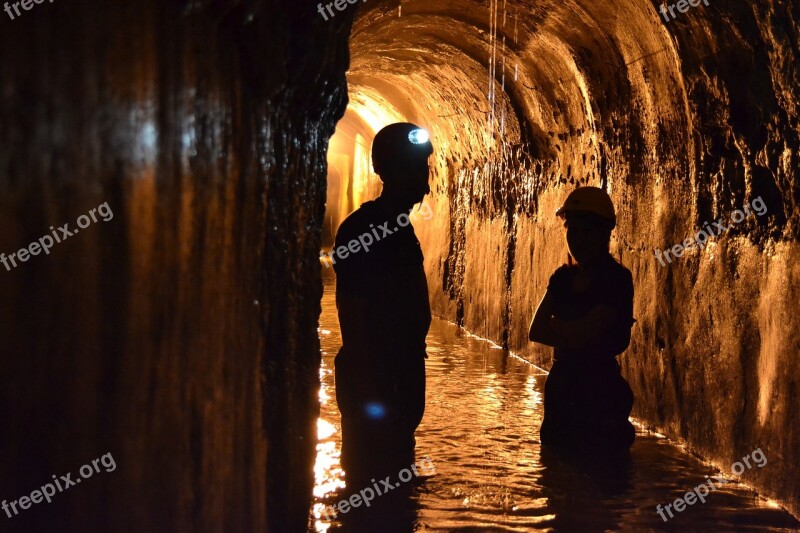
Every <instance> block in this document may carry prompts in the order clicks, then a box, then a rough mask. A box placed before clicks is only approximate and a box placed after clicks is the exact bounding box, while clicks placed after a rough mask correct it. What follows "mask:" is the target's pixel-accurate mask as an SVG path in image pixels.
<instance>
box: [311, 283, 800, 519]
mask: <svg viewBox="0 0 800 533" xmlns="http://www.w3.org/2000/svg"><path fill="white" fill-rule="evenodd" d="M323 270H324V276H325V291H324V297H323V301H322V316H321V318H320V329H319V334H320V340H321V346H322V350H323V354H322V367H321V369H320V378H321V381H322V388H321V391H320V403H321V409H320V419H319V422H318V432H319V443H318V445H317V463H316V467H315V473H316V488H315V491H314V497H315V502H314V505H313V507H312V513H311V514H312V516H311V522H310V529H311V530H312V531H320V532H323V531H358V532H361V531H369V532H378V531H379V532H395V531H397V532H410V531H417V530H437V531H498V532H499V531H503V532H523V531H532V530H543V531H604V530H606V531H609V530H630V531H646V530H676V531H677V530H681V531H685V530H701V529H705V530H716V531H731V530H736V531H796V530H797V529H798V528H800V522H797V521H796V520H794V519H793V518H792V517H791V515H789V514H788V513H786V512H785V511H784V510H782V509H780V508H777V507H776V506H775V505H774V504H772V503H770V502H768V501H766V500H764V499H760V498H757V497H756V496H755V495H754V493H753V492H752V491H750V490H749V489H748V488H747V487H745V486H743V485H740V484H737V483H729V484H727V485H725V486H723V487H721V488H720V489H719V490H718V491H717V492H715V493H714V494H712V495H711V496H710V497H709V498H708V501H707V502H706V503H705V504H704V505H700V504H697V505H694V506H693V507H690V508H687V509H686V510H685V511H684V512H682V513H679V514H677V515H676V516H675V518H674V519H672V520H670V521H669V522H668V523H664V522H663V521H662V519H661V518H660V517H659V516H658V515H657V514H656V512H655V507H656V505H657V504H662V505H663V504H665V503H669V502H672V501H674V500H675V498H678V497H682V496H683V495H684V494H685V493H686V491H688V490H690V489H692V488H693V487H695V486H696V485H698V484H699V483H702V482H703V480H704V479H705V478H706V477H707V476H711V475H715V474H718V473H719V472H718V471H716V470H715V469H713V468H710V467H708V466H706V465H703V464H702V463H700V462H699V461H697V460H696V459H695V458H693V457H692V456H691V455H689V454H687V453H685V452H684V451H683V450H681V449H680V448H679V447H677V446H675V445H673V444H670V443H669V442H668V441H667V440H666V439H664V438H662V437H660V436H658V435H655V434H648V433H646V432H643V431H639V432H638V433H637V440H636V443H635V444H634V445H633V448H632V449H631V452H630V456H629V457H628V458H627V460H625V459H622V460H619V461H617V462H613V461H612V460H611V459H610V458H608V457H579V458H565V457H560V456H558V455H555V454H553V453H551V451H550V450H542V448H541V446H540V444H539V426H540V425H541V421H542V393H543V388H544V380H545V377H546V374H545V373H544V372H543V371H541V370H540V369H537V368H536V367H534V366H532V365H530V364H528V363H527V362H525V361H523V360H521V359H519V358H517V357H515V356H513V355H508V354H507V353H505V352H503V351H502V350H500V349H499V348H498V347H497V346H495V345H492V344H491V343H489V342H486V341H484V340H481V339H479V338H477V337H474V336H472V335H470V334H468V333H466V332H464V331H462V330H459V329H458V328H456V327H455V326H453V325H452V324H450V323H448V322H445V321H442V320H436V319H434V321H433V323H432V324H431V330H430V333H429V335H428V346H429V349H428V355H429V359H428V361H427V391H428V397H427V404H426V409H425V417H424V419H423V420H422V424H421V425H420V427H419V429H418V430H417V434H416V435H417V453H416V457H417V462H419V460H420V459H421V458H424V457H426V456H428V457H430V459H431V461H432V462H433V464H434V465H435V472H434V473H433V474H432V475H430V476H423V477H422V479H420V480H415V482H410V483H408V484H401V486H400V487H397V488H395V489H393V490H392V491H390V492H389V493H387V494H385V495H382V496H377V497H376V498H375V499H374V500H373V502H372V504H371V505H370V507H369V508H366V507H364V506H361V507H359V508H358V509H350V510H349V511H348V512H347V513H340V514H339V515H338V516H337V517H335V518H333V516H332V513H329V514H328V516H327V517H326V516H325V509H326V508H328V507H329V506H332V505H336V504H337V502H339V501H340V499H342V498H344V497H345V496H346V495H347V492H348V488H347V487H346V484H345V479H346V478H345V476H344V473H343V472H342V470H341V467H340V463H339V453H340V445H341V441H340V437H341V435H340V425H339V424H340V419H339V413H338V411H337V408H336V400H335V394H334V388H333V385H334V381H333V359H334V356H335V355H336V351H337V350H338V349H339V347H340V346H341V337H340V336H339V331H338V321H337V318H336V307H335V303H334V297H333V288H334V287H333V273H332V272H330V271H326V270H325V269H323ZM768 467H769V465H767V466H765V468H768ZM360 488H362V487H356V488H355V490H356V491H358V490H359V489H360Z"/></svg>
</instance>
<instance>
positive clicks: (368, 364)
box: [336, 291, 377, 402]
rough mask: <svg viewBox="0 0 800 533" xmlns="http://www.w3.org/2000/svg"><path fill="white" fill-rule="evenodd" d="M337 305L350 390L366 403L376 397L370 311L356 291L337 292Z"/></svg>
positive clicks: (365, 301)
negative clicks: (349, 377)
mask: <svg viewBox="0 0 800 533" xmlns="http://www.w3.org/2000/svg"><path fill="white" fill-rule="evenodd" d="M336 307H337V308H338V311H339V327H340V329H341V332H342V344H343V346H344V353H343V354H342V355H343V356H344V358H345V359H346V361H343V362H344V363H345V364H346V365H347V367H348V368H349V369H350V372H351V374H350V376H351V378H352V380H351V381H349V382H350V383H352V384H353V386H354V390H353V391H352V393H353V394H354V396H355V397H356V398H359V399H360V400H361V401H363V402H366V401H369V400H374V399H375V398H376V397H377V391H376V389H375V376H376V373H375V368H374V364H375V361H374V360H373V358H372V353H371V345H370V340H369V328H368V323H369V322H368V320H369V313H368V307H367V300H366V299H365V298H363V297H361V296H358V295H356V294H353V293H350V292H345V291H337V293H336Z"/></svg>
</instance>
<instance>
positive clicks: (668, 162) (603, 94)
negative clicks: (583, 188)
mask: <svg viewBox="0 0 800 533" xmlns="http://www.w3.org/2000/svg"><path fill="white" fill-rule="evenodd" d="M657 7H658V6H657V4H654V3H653V2H650V1H646V0H635V1H630V2H627V1H626V2H621V1H620V2H595V1H592V0H585V1H575V0H568V1H559V2H556V1H547V2H531V1H506V2H500V1H490V2H488V3H486V2H475V1H448V2H430V1H423V0H410V1H404V2H402V6H400V5H399V4H398V2H397V1H396V0H390V1H380V0H378V1H374V2H373V1H370V2H368V3H365V4H359V9H360V11H359V13H358V14H357V16H356V20H355V22H354V26H353V31H352V37H351V40H350V49H351V65H350V69H349V72H348V83H349V93H350V99H351V102H362V103H363V102H371V105H373V106H377V107H381V106H382V107H387V103H388V104H389V105H390V106H391V107H392V108H393V109H394V111H396V113H397V114H398V115H401V116H404V117H405V118H406V119H408V120H412V121H416V122H419V123H420V124H421V125H423V126H425V127H428V128H430V129H431V130H432V133H433V138H434V140H435V142H436V146H437V148H440V150H439V152H438V153H437V155H438V156H439V164H440V167H441V168H442V169H444V168H446V167H447V166H448V165H449V167H450V174H454V173H455V169H456V168H468V167H472V168H474V167H475V166H476V163H478V166H480V165H481V163H482V162H491V161H495V162H497V161H506V163H508V164H513V166H515V167H516V168H517V169H518V170H519V172H520V173H521V174H524V173H525V172H526V170H527V169H529V168H530V167H531V165H532V164H533V165H535V166H536V171H535V172H534V174H535V175H536V177H534V178H531V179H533V181H535V182H536V184H534V188H536V189H539V188H541V187H543V186H544V185H545V184H546V183H551V182H552V181H553V180H555V181H558V182H564V183H574V182H576V181H577V180H582V181H584V182H588V183H592V184H601V182H602V180H603V178H602V176H607V178H608V183H607V185H608V186H609V187H612V188H613V186H614V183H615V180H626V181H631V180H632V181H636V180H641V179H645V177H644V174H649V175H650V178H648V179H655V180H659V181H660V180H662V179H664V177H665V176H666V175H668V174H672V175H676V174H678V175H680V178H679V179H680V180H682V181H683V180H690V181H692V182H694V181H695V180H697V179H698V176H697V173H698V172H700V171H701V170H702V169H698V168H697V167H696V163H697V161H696V158H695V157H688V158H685V160H683V161H678V160H677V159H676V158H673V157H671V155H672V154H670V153H669V151H680V152H681V153H683V154H693V155H697V152H698V151H710V150H715V151H717V152H720V147H719V146H698V145H696V144H695V143H696V142H697V140H698V139H697V135H696V133H695V132H694V131H693V130H695V129H696V128H697V127H698V126H697V125H695V124H693V123H692V121H693V118H692V106H693V105H694V106H695V107H697V106H705V105H706V104H707V105H708V106H709V107H711V106H718V107H720V108H724V107H726V106H732V107H733V108H734V109H732V110H730V111H725V110H724V109H720V113H721V114H722V116H719V117H715V118H717V119H719V121H720V122H722V123H723V124H722V126H725V123H726V122H730V121H733V120H735V119H736V117H735V116H733V114H734V113H739V114H740V115H741V117H740V124H739V125H740V126H742V127H741V129H740V131H739V132H736V133H733V132H727V133H724V134H723V135H722V136H723V137H725V140H724V141H723V142H724V144H725V145H726V146H725V148H723V149H722V151H724V150H734V151H740V152H742V153H741V155H740V157H741V158H743V159H747V158H748V157H750V156H751V155H753V154H752V152H753V151H757V150H759V149H761V148H763V144H764V139H763V137H764V135H763V133H759V128H761V129H763V127H762V126H761V124H762V123H764V122H766V121H768V120H769V119H770V117H771V115H772V114H773V113H772V112H773V111H774V110H772V109H769V108H760V109H759V108H754V107H753V105H752V104H751V103H750V102H749V101H748V100H749V98H750V97H751V96H753V95H755V94H760V93H764V92H766V93H770V92H772V87H771V80H770V78H772V79H774V76H771V75H770V74H771V73H770V72H769V69H768V68H765V67H766V66H767V65H770V64H774V61H773V62H771V61H769V60H767V59H766V58H763V59H764V61H763V62H762V63H761V67H760V69H756V68H755V66H754V65H753V64H752V63H753V62H754V61H755V62H756V63H758V59H759V58H758V54H759V53H758V52H757V50H758V49H759V47H760V46H759V41H760V40H762V39H766V38H768V37H769V36H767V35H759V34H758V32H759V31H761V32H763V31H764V30H763V29H761V30H760V29H758V27H757V24H756V23H755V17H756V12H757V11H758V10H759V9H761V10H766V11H768V9H765V8H763V7H762V8H756V7H753V6H747V5H744V4H742V5H738V6H734V7H728V8H726V9H727V10H728V12H735V14H736V17H737V19H738V20H739V21H742V22H741V23H740V24H739V26H737V25H735V24H734V23H733V22H731V21H730V20H729V18H728V17H729V16H730V15H729V13H721V12H720V11H719V10H717V8H716V7H715V6H714V5H709V6H705V5H704V4H702V3H701V4H700V5H699V6H698V7H695V8H690V10H689V12H687V13H685V14H681V15H680V17H679V18H677V19H676V20H671V21H669V22H665V21H664V19H663V18H662V15H661V14H660V13H659V12H658V9H657ZM702 10H708V12H703V11H702ZM742 26H744V27H745V28H749V29H748V30H744V29H743V28H742ZM745 32H749V33H751V35H743V34H744V33H745ZM779 52H780V50H774V52H773V53H774V54H779ZM761 53H762V54H763V53H764V52H761ZM719 58H724V59H723V61H722V62H721V63H720V62H719V61H717V60H718V59H719ZM748 63H751V64H749V65H748ZM737 68H741V69H742V71H743V72H742V73H743V74H744V73H745V72H747V73H748V74H749V73H754V75H761V76H762V78H763V79H762V86H760V87H751V88H748V89H744V88H743V89H741V90H737V89H735V88H731V87H715V85H717V82H716V81H715V80H714V79H713V78H714V76H716V75H718V74H720V73H722V74H726V75H728V76H732V77H735V76H736V73H735V72H733V70H735V69H737ZM720 71H722V72H720ZM755 72H758V74H755ZM490 80H492V82H491V83H490ZM775 81H776V82H777V81H778V80H775ZM784 89H785V93H786V94H787V95H791V93H792V91H794V90H795V89H792V88H790V87H785V88H784ZM693 91H694V92H695V93H697V94H695V95H694V96H695V102H694V103H692V96H693V95H692V93H693ZM709 92H710V93H712V94H708V93H709ZM789 99H791V98H789ZM365 105H367V104H365ZM792 105H793V104H792ZM367 107H369V105H367ZM695 111H697V110H696V109H695ZM701 111H704V112H706V113H707V112H708V111H707V110H701ZM712 114H713V111H712ZM728 115H730V116H728ZM733 125H734V126H735V125H736V124H733ZM737 135H744V136H745V137H746V139H747V140H748V141H752V140H755V141H756V143H760V144H759V145H758V146H752V145H751V146H750V147H749V148H748V149H745V148H743V147H742V146H740V145H739V143H737V142H736V139H735V137H736V136H737ZM717 144H719V143H718V142H717ZM745 152H750V153H745ZM528 156H529V157H528ZM511 161H513V163H511ZM533 162H535V163H533ZM612 162H613V163H612ZM720 188H725V187H724V186H715V187H711V189H717V191H714V190H710V191H709V192H708V195H709V196H711V197H713V198H709V199H708V200H707V201H705V203H704V205H702V206H700V208H703V209H705V210H706V213H704V215H705V216H706V217H707V216H710V215H711V214H712V213H713V211H714V210H716V209H720V208H722V207H723V206H722V205H720V204H721V203H722V202H724V199H723V198H721V197H720V196H719V194H718V190H719V189H720ZM738 189H739V191H738V193H740V195H741V194H743V193H744V189H745V188H744V187H742V186H740V187H738ZM523 209H527V208H526V207H523ZM698 217H700V214H698Z"/></svg>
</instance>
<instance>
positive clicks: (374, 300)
mask: <svg viewBox="0 0 800 533" xmlns="http://www.w3.org/2000/svg"><path fill="white" fill-rule="evenodd" d="M432 152H433V146H432V145H431V142H430V140H429V138H428V133H427V132H426V131H425V130H424V129H422V128H420V127H419V126H417V125H415V124H410V123H396V124H391V125H389V126H386V127H385V128H383V129H382V130H380V131H379V132H378V133H377V135H376V136H375V139H374V141H373V144H372V163H373V168H374V169H375V172H376V173H377V174H378V176H379V177H380V179H381V181H382V182H383V190H382V192H381V194H380V196H379V197H378V198H377V199H376V200H374V201H368V202H365V203H364V204H362V205H361V207H359V208H358V209H357V210H356V211H355V212H353V213H352V214H351V215H350V216H348V217H347V218H346V219H345V220H344V221H343V222H342V224H341V226H340V227H339V229H338V231H337V233H336V240H335V245H334V250H333V252H334V254H333V255H332V257H331V259H332V262H333V267H334V270H335V271H336V305H337V308H338V312H339V324H340V326H341V332H342V348H341V349H340V351H339V352H338V354H337V355H336V359H335V379H336V400H337V403H338V406H339V411H340V412H341V414H342V465H343V467H344V469H345V472H346V475H347V480H348V486H350V485H351V482H352V483H353V484H355V487H360V486H361V485H360V484H358V483H361V481H353V480H354V479H362V480H363V479H367V480H368V479H370V478H376V479H377V478H378V476H379V474H380V473H381V472H384V471H385V472H386V473H385V474H384V475H388V474H396V472H397V471H398V469H402V468H403V467H406V466H409V465H410V464H412V463H413V457H414V446H415V440H414V431H415V430H416V428H417V426H418V425H419V423H420V421H421V420H422V415H423V413H424V410H425V358H426V357H427V355H426V352H425V349H426V345H425V337H426V335H427V333H428V327H429V326H430V322H431V311H430V303H429V300H428V285H427V280H426V278H425V270H424V268H423V256H422V249H421V248H420V244H419V241H418V240H417V237H416V235H415V234H414V228H413V226H411V225H410V223H409V217H408V215H409V213H410V211H411V209H412V208H413V206H414V205H415V204H417V203H419V202H421V201H422V199H423V197H424V196H425V195H426V194H428V193H429V192H430V187H429V185H428V175H429V166H428V158H429V156H430V155H431V154H432Z"/></svg>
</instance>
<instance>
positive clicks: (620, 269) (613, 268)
mask: <svg viewBox="0 0 800 533" xmlns="http://www.w3.org/2000/svg"><path fill="white" fill-rule="evenodd" d="M607 272H608V276H609V278H610V280H609V281H610V282H611V283H612V284H614V285H615V286H617V287H630V286H632V285H633V275H632V274H631V271H630V270H628V269H627V268H626V267H625V266H624V265H622V264H621V263H620V262H618V261H617V260H616V259H614V258H613V257H611V260H610V261H609V267H608V269H607Z"/></svg>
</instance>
